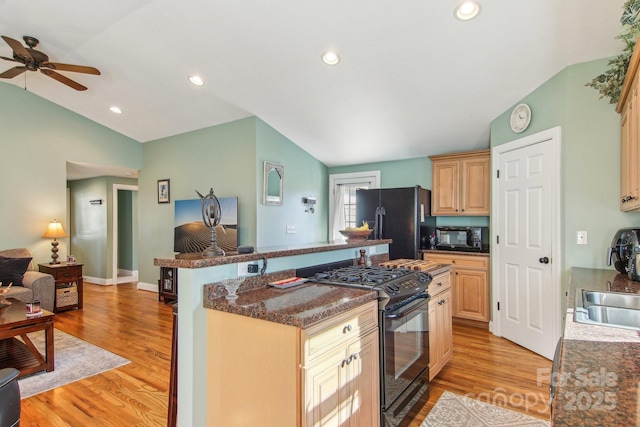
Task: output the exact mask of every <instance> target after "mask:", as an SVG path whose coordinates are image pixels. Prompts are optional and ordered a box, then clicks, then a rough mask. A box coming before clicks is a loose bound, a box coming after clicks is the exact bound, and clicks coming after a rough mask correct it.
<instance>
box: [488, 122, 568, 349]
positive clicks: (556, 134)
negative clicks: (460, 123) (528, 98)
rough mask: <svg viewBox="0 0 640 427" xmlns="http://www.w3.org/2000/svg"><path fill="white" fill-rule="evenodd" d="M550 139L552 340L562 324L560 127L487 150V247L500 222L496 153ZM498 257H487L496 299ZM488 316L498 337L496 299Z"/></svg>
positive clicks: (498, 319) (498, 318)
mask: <svg viewBox="0 0 640 427" xmlns="http://www.w3.org/2000/svg"><path fill="white" fill-rule="evenodd" d="M548 140H552V141H553V144H552V146H553V150H554V152H553V156H554V159H553V160H554V165H552V167H551V168H550V169H551V173H552V174H553V177H552V179H553V182H554V184H555V185H554V186H553V188H552V192H553V194H552V197H551V200H550V201H549V202H550V205H551V209H552V212H553V213H552V225H551V228H552V229H551V236H552V238H551V279H552V280H553V282H554V289H557V292H554V293H553V294H552V295H549V303H550V304H552V306H553V308H554V310H553V312H554V313H555V316H554V318H553V319H552V325H553V333H554V337H553V338H554V341H557V340H558V339H559V338H560V335H561V334H560V330H561V326H562V310H561V305H562V304H561V293H562V286H561V273H562V215H561V212H560V211H561V209H562V204H561V195H562V194H561V193H562V181H561V178H562V175H561V165H562V159H561V154H562V144H561V142H562V140H561V128H560V126H557V127H554V128H551V129H548V130H545V131H542V132H538V133H536V134H533V135H529V136H526V137H524V138H520V139H517V140H515V141H511V142H508V143H506V144H502V145H498V146H496V147H494V148H493V149H492V150H491V164H492V166H491V171H492V178H491V194H492V200H491V213H492V214H491V246H494V245H495V244H496V233H497V231H498V230H499V225H498V224H500V212H499V199H500V198H499V196H498V193H497V189H498V178H497V170H498V165H499V164H500V155H502V154H503V153H506V152H509V151H513V150H517V149H520V148H523V147H527V146H529V145H533V144H537V143H540V142H544V141H548ZM491 252H492V253H495V254H497V251H494V250H492V251H491ZM499 266H500V260H499V259H498V256H492V257H491V295H493V296H494V298H496V297H497V296H498V295H500V289H499V286H500V280H499V274H500V271H501V269H500V267H499ZM491 313H492V315H491V318H492V321H491V323H490V325H489V329H490V330H491V332H492V333H493V334H494V335H497V336H502V335H501V331H500V313H499V312H498V307H497V301H496V300H495V299H493V298H492V307H491Z"/></svg>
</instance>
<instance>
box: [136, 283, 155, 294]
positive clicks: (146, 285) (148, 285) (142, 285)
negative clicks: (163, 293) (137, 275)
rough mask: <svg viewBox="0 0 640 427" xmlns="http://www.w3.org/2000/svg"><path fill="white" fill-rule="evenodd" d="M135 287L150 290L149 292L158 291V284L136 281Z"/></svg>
mask: <svg viewBox="0 0 640 427" xmlns="http://www.w3.org/2000/svg"><path fill="white" fill-rule="evenodd" d="M137 289H139V290H142V291H150V292H155V293H158V284H157V283H156V284H152V283H145V282H138V286H137Z"/></svg>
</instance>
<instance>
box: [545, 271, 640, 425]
mask: <svg viewBox="0 0 640 427" xmlns="http://www.w3.org/2000/svg"><path fill="white" fill-rule="evenodd" d="M576 289H588V290H601V291H613V292H627V293H640V282H634V281H632V280H630V279H629V278H628V277H627V276H626V275H623V274H619V273H618V272H617V271H615V270H602V269H589V268H573V269H572V270H571V280H570V284H569V290H568V294H567V311H566V318H565V325H564V335H563V337H562V350H561V354H560V360H559V370H558V375H557V378H555V379H554V378H552V381H555V384H556V385H557V388H556V397H555V400H554V402H553V406H552V416H551V425H552V426H577V425H580V426H622V425H640V412H639V411H638V399H639V398H638V396H639V394H640V333H639V332H638V331H635V330H631V329H622V328H615V327H609V326H599V325H592V324H584V323H578V322H575V321H574V320H573V311H574V307H575V293H576Z"/></svg>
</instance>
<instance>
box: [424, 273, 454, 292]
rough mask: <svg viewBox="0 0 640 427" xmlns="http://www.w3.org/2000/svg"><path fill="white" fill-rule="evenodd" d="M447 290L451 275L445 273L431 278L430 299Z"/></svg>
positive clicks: (449, 287)
mask: <svg viewBox="0 0 640 427" xmlns="http://www.w3.org/2000/svg"><path fill="white" fill-rule="evenodd" d="M449 289H451V273H450V272H449V271H447V272H446V273H440V274H438V275H437V276H433V281H432V282H431V283H430V284H429V295H431V299H434V298H435V297H436V296H438V295H439V294H441V293H442V292H444V291H448V290H449Z"/></svg>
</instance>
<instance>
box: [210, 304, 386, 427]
mask: <svg viewBox="0 0 640 427" xmlns="http://www.w3.org/2000/svg"><path fill="white" fill-rule="evenodd" d="M206 311H207V327H208V330H209V331H212V332H211V333H210V334H209V341H208V343H207V425H224V426H240V425H277V426H283V427H287V426H291V427H298V426H301V427H312V426H313V427H321V426H363V425H366V426H374V427H377V426H379V424H380V404H379V402H380V396H379V371H378V366H379V360H378V306H377V301H371V302H369V303H367V304H364V305H362V306H360V307H356V308H353V309H351V310H349V311H347V312H344V313H341V314H339V315H336V316H334V317H332V318H330V319H327V320H324V321H321V322H318V323H316V324H314V325H312V326H310V327H308V328H305V329H301V328H298V327H294V326H290V325H285V324H281V323H276V322H269V321H265V320H261V319H254V318H251V317H246V316H240V315H235V314H230V313H226V312H222V311H217V310H206Z"/></svg>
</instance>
